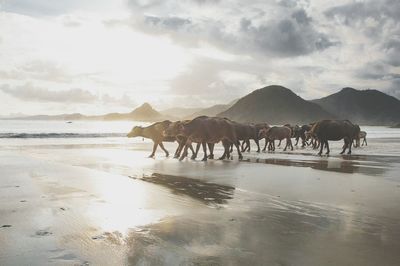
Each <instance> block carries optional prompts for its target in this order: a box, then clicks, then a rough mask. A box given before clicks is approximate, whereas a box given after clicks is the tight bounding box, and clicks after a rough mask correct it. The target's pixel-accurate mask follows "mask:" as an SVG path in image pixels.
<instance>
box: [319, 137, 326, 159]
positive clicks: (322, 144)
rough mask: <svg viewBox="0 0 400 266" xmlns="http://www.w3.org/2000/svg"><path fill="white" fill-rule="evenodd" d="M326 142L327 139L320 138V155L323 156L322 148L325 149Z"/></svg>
mask: <svg viewBox="0 0 400 266" xmlns="http://www.w3.org/2000/svg"><path fill="white" fill-rule="evenodd" d="M324 143H325V140H320V145H321V147H320V150H319V152H318V155H319V156H321V154H322V150H323V149H324Z"/></svg>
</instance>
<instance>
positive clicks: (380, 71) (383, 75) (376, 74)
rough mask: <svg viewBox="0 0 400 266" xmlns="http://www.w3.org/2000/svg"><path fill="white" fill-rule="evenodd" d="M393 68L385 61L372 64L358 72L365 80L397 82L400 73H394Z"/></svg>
mask: <svg viewBox="0 0 400 266" xmlns="http://www.w3.org/2000/svg"><path fill="white" fill-rule="evenodd" d="M393 70H394V69H393V67H392V66H391V65H388V64H386V63H384V62H383V61H378V62H370V63H368V64H366V65H365V66H364V67H363V68H362V69H360V70H359V71H358V72H357V76H358V77H360V78H363V79H383V80H395V79H399V78H400V73H395V72H393Z"/></svg>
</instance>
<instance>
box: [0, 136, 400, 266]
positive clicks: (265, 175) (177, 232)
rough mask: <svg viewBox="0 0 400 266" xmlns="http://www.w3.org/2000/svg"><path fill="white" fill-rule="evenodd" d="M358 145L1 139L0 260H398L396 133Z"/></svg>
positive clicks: (398, 146)
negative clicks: (224, 156)
mask: <svg viewBox="0 0 400 266" xmlns="http://www.w3.org/2000/svg"><path fill="white" fill-rule="evenodd" d="M368 144H369V145H368V146H367V147H362V148H359V149H353V153H354V154H353V155H351V156H349V155H343V156H341V155H339V152H340V147H341V145H342V142H340V143H339V142H337V143H332V145H331V155H330V156H329V157H327V156H321V157H319V156H316V155H315V154H316V151H314V150H312V149H310V148H306V149H301V148H295V150H294V151H293V152H282V147H281V148H278V150H277V151H276V152H274V153H256V152H251V153H245V154H244V160H243V161H242V162H238V161H237V159H236V157H235V158H234V160H225V161H218V160H209V161H208V162H205V163H204V162H201V161H200V160H197V161H192V160H189V159H188V160H184V161H182V162H179V161H178V160H176V159H173V158H165V157H164V154H163V153H162V152H158V153H157V154H156V158H155V159H150V158H146V156H147V155H148V154H149V153H150V148H151V144H150V143H148V142H143V143H135V144H131V145H129V146H126V145H121V144H95V143H92V144H59V145H58V144H35V145H26V146H21V145H18V146H13V145H9V146H2V148H1V151H0V246H1V249H0V265H400V255H399V254H398V251H399V250H400V206H399V202H400V175H399V173H400V171H399V170H400V144H399V139H371V140H369V143H368ZM166 146H167V149H168V150H169V151H170V152H171V151H173V150H174V148H175V144H167V145H166ZM252 149H253V150H254V145H253V146H252ZM215 153H216V154H221V153H222V151H221V148H218V149H217V151H216V152H215ZM199 158H202V155H200V156H199Z"/></svg>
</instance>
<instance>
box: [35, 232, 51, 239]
mask: <svg viewBox="0 0 400 266" xmlns="http://www.w3.org/2000/svg"><path fill="white" fill-rule="evenodd" d="M52 234H53V233H52V232H49V231H47V230H38V231H36V233H35V236H36V237H42V236H50V235H52Z"/></svg>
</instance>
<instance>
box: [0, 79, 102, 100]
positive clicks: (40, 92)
mask: <svg viewBox="0 0 400 266" xmlns="http://www.w3.org/2000/svg"><path fill="white" fill-rule="evenodd" d="M0 90H1V91H3V92H4V93H7V94H9V95H11V96H13V97H15V98H18V99H20V100H24V101H31V102H32V101H33V102H61V103H93V102H95V101H96V100H97V96H96V95H94V94H92V93H91V92H89V91H87V90H83V89H70V90H57V91H55V90H54V91H53V90H49V89H44V88H39V87H35V86H33V84H32V83H26V84H25V85H21V86H16V87H13V88H12V87H11V86H10V85H8V84H5V85H2V86H0Z"/></svg>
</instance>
